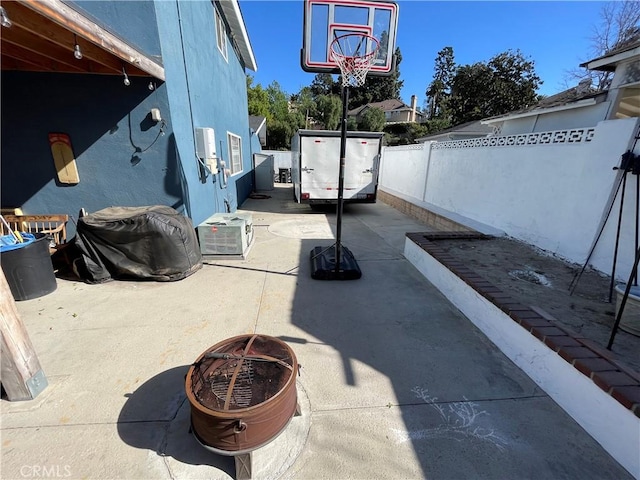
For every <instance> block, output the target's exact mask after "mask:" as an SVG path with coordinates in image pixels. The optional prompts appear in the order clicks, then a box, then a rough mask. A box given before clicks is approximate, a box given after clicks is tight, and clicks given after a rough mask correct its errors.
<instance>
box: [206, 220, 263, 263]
mask: <svg viewBox="0 0 640 480" xmlns="http://www.w3.org/2000/svg"><path fill="white" fill-rule="evenodd" d="M197 231H198V240H199V241H200V252H201V253H202V255H234V256H238V255H240V256H242V257H243V258H244V256H245V255H246V254H247V251H248V249H249V247H250V246H251V244H252V242H253V220H252V218H251V214H250V213H216V214H215V215H212V216H210V217H209V218H207V219H206V220H205V221H204V222H202V223H201V224H200V225H198V227H197Z"/></svg>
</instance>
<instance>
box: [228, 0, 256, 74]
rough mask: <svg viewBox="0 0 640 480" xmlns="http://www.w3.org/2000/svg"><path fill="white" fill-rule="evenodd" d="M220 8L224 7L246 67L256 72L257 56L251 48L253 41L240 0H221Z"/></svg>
mask: <svg viewBox="0 0 640 480" xmlns="http://www.w3.org/2000/svg"><path fill="white" fill-rule="evenodd" d="M220 8H222V11H223V12H224V16H225V18H226V19H227V22H228V23H229V27H230V28H231V34H232V38H233V40H234V41H235V43H236V45H237V46H238V50H239V53H240V56H241V57H242V61H243V62H244V65H245V67H246V68H248V69H249V70H251V71H253V72H256V71H257V70H258V64H257V63H256V58H255V56H254V54H253V49H252V48H251V42H250V41H249V35H248V34H247V29H246V27H245V25H244V19H243V18H242V12H241V11H240V5H239V4H238V0H220Z"/></svg>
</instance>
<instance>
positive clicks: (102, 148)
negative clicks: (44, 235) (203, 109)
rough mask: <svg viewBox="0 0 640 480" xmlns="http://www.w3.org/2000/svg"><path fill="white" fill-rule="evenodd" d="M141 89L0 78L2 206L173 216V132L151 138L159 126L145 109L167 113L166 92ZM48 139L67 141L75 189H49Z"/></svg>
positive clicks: (90, 80) (116, 83)
mask: <svg viewBox="0 0 640 480" xmlns="http://www.w3.org/2000/svg"><path fill="white" fill-rule="evenodd" d="M148 82H149V79H148V78H136V77H132V78H131V85H130V86H129V87H126V86H125V85H124V84H123V81H122V77H119V76H106V75H68V74H53V73H33V72H6V71H5V72H3V73H2V117H1V122H2V124H1V132H2V148H1V155H2V157H1V158H2V176H1V188H2V190H1V192H2V193H1V196H2V206H3V207H20V208H22V210H23V212H24V213H27V214H45V213H66V214H68V215H73V216H76V215H77V213H78V211H79V209H80V208H85V209H86V210H87V211H88V212H92V211H96V210H99V209H102V208H105V207H109V206H112V205H127V206H141V205H152V204H161V205H170V206H173V207H174V208H177V209H178V210H181V209H182V204H183V201H182V187H181V174H180V169H179V166H178V165H177V163H176V155H175V148H174V136H173V132H172V131H171V129H170V127H169V128H167V129H166V132H165V135H160V136H158V134H159V133H160V124H157V123H155V122H153V121H151V119H150V116H149V113H150V111H151V108H159V109H160V110H161V111H165V112H166V111H168V101H167V96H166V89H165V87H164V85H162V84H159V85H158V88H157V90H155V91H153V92H151V91H149V89H148V88H147V85H148ZM53 132H58V133H66V134H68V135H69V136H70V138H71V143H72V147H73V151H74V154H75V157H76V165H77V168H78V174H79V177H80V183H78V184H77V185H62V184H59V183H58V182H57V177H56V170H55V166H54V162H53V157H52V155H51V149H50V146H49V140H48V134H49V133H53ZM70 223H71V222H70ZM70 227H71V231H73V230H74V229H73V225H70Z"/></svg>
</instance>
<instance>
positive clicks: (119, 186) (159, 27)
mask: <svg viewBox="0 0 640 480" xmlns="http://www.w3.org/2000/svg"><path fill="white" fill-rule="evenodd" d="M75 3H76V5H75V7H76V8H78V7H79V6H82V7H83V8H86V9H87V10H89V13H90V14H91V15H92V16H94V17H96V18H100V17H101V16H103V18H102V19H101V21H102V23H104V24H108V25H109V30H111V31H114V32H115V33H117V34H118V35H119V36H121V37H123V38H124V39H125V40H126V41H131V43H132V44H135V45H136V46H138V47H139V48H140V49H141V50H143V51H145V53H148V54H150V55H152V56H157V55H156V53H155V52H158V48H159V53H161V54H162V63H163V64H164V67H165V75H166V83H163V82H160V81H155V80H153V79H151V78H150V77H130V80H131V85H130V86H129V87H125V86H124V84H123V78H122V77H121V76H118V75H115V76H110V75H91V74H53V73H33V72H8V71H3V72H2V82H1V85H2V112H1V114H2V118H1V121H2V125H1V129H2V131H1V133H2V144H1V155H2V157H1V158H2V166H1V168H2V176H1V186H0V187H1V202H2V206H3V207H21V208H22V210H23V211H24V212H25V213H28V214H45V213H66V214H68V215H73V216H76V215H77V212H78V210H79V209H80V208H85V209H86V210H87V211H89V212H92V211H96V210H99V209H101V208H105V207H108V206H112V205H123V206H139V205H152V204H161V205H169V206H173V207H174V208H176V209H178V210H179V211H182V212H183V213H185V214H186V215H189V216H190V217H191V218H192V220H193V222H194V224H198V223H200V222H201V221H202V220H204V219H205V218H207V217H208V216H210V215H211V214H213V213H215V212H224V211H235V209H236V208H237V207H238V205H240V204H241V203H242V202H243V201H244V199H246V197H247V196H248V195H249V193H250V192H251V191H252V189H253V173H252V157H251V153H255V152H256V151H259V143H258V142H257V139H256V141H252V136H251V134H250V130H249V122H248V115H247V93H246V80H245V72H244V66H243V65H242V63H241V61H240V60H239V59H238V57H237V55H236V53H235V51H234V50H233V48H231V42H230V41H229V42H228V61H227V60H225V59H224V58H223V56H222V55H221V54H220V52H219V50H218V49H217V47H216V35H215V23H214V18H215V16H214V10H213V9H214V6H213V4H212V3H211V2H210V1H208V0H204V1H188V2H179V3H178V2H176V1H164V0H163V1H157V2H75ZM94 3H95V4H96V5H94ZM106 4H109V5H106ZM150 6H153V8H152V9H150V8H149V7H150ZM121 8H125V10H124V11H120V9H121ZM136 8H137V10H136ZM123 12H126V13H123ZM132 19H135V22H132ZM151 80H153V81H154V83H155V84H156V86H157V88H156V90H154V91H150V90H149V89H148V84H149V82H150V81H151ZM151 108H159V109H160V112H161V114H162V116H163V118H164V119H165V121H166V126H165V128H164V132H165V134H164V135H160V136H158V134H159V132H160V124H157V123H154V122H152V121H151V120H150V114H149V112H150V110H151ZM194 127H212V128H214V129H215V134H216V143H217V145H216V146H217V147H218V148H217V150H218V156H220V157H222V158H223V159H224V160H225V161H226V162H227V165H229V163H230V161H229V151H228V143H227V132H231V133H234V134H236V135H238V136H240V137H241V138H242V154H243V155H242V156H243V170H242V172H241V173H239V174H237V175H232V176H230V177H229V178H228V180H227V181H226V182H225V181H224V179H225V177H224V176H223V173H219V174H217V175H215V176H214V177H211V176H208V177H207V178H204V176H203V174H202V169H201V167H200V166H199V164H198V161H197V159H196V158H195V147H194ZM50 132H61V133H66V134H68V135H69V136H70V137H71V142H72V145H73V149H74V153H75V156H76V163H77V166H78V171H79V176H80V183H79V184H77V185H72V186H67V185H61V184H59V183H57V181H56V173H55V168H54V163H53V158H52V156H51V151H50V148H49V144H48V136H47V135H48V133H50ZM254 138H255V137H254ZM255 145H258V146H257V148H256V146H255ZM236 182H237V184H238V185H237V187H238V188H236ZM69 227H70V233H71V234H73V232H74V228H73V224H72V222H70V225H69Z"/></svg>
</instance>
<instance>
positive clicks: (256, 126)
mask: <svg viewBox="0 0 640 480" xmlns="http://www.w3.org/2000/svg"><path fill="white" fill-rule="evenodd" d="M266 121H267V118H266V117H263V116H262V115H249V128H250V129H251V130H253V131H254V132H256V133H258V132H259V131H260V129H261V128H262V127H264V126H265V125H266Z"/></svg>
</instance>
